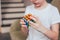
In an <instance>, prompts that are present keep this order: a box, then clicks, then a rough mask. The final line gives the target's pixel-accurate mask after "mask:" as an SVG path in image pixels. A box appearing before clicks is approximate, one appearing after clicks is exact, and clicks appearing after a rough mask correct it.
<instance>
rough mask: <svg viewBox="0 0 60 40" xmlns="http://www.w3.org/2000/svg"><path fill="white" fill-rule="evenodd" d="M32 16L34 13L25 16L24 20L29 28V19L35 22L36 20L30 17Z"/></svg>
mask: <svg viewBox="0 0 60 40" xmlns="http://www.w3.org/2000/svg"><path fill="white" fill-rule="evenodd" d="M30 16H32V14H27V15H25V16H23V20H24V22H25V23H26V25H27V27H28V28H29V26H30V25H29V21H32V22H34V23H35V21H34V20H33V19H31V18H30Z"/></svg>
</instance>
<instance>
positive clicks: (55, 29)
mask: <svg viewBox="0 0 60 40" xmlns="http://www.w3.org/2000/svg"><path fill="white" fill-rule="evenodd" d="M42 30H43V31H42ZM39 31H41V32H42V33H44V34H45V35H46V36H47V37H49V38H50V39H52V40H58V35H59V24H53V25H52V26H51V30H48V29H47V28H45V27H42V28H40V30H39Z"/></svg>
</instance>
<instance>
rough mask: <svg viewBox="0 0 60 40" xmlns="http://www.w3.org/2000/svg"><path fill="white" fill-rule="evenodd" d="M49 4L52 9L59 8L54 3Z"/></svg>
mask: <svg viewBox="0 0 60 40" xmlns="http://www.w3.org/2000/svg"><path fill="white" fill-rule="evenodd" d="M49 6H50V8H51V9H52V10H54V9H55V10H56V9H58V8H57V7H56V6H54V5H52V4H49Z"/></svg>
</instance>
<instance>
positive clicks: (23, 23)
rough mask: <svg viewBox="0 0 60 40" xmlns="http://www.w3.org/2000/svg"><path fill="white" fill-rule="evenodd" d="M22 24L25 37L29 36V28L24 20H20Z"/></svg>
mask: <svg viewBox="0 0 60 40" xmlns="http://www.w3.org/2000/svg"><path fill="white" fill-rule="evenodd" d="M20 24H21V31H22V32H23V33H24V34H25V35H27V33H28V28H27V26H26V25H25V24H26V23H25V22H24V20H23V19H20Z"/></svg>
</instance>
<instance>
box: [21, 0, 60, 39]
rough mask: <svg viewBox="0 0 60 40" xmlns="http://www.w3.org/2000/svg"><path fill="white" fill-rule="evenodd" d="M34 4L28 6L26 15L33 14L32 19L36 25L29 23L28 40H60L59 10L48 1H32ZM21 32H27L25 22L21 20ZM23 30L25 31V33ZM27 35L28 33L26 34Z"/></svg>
mask: <svg viewBox="0 0 60 40" xmlns="http://www.w3.org/2000/svg"><path fill="white" fill-rule="evenodd" d="M30 1H31V2H32V3H33V4H32V5H30V6H28V7H27V8H26V11H25V15H27V14H28V13H31V14H32V15H33V16H31V17H30V18H31V19H34V20H35V21H36V23H33V22H31V21H29V25H30V28H29V35H28V37H27V40H58V35H59V24H58V23H60V15H59V12H58V9H57V8H56V7H54V6H53V5H51V4H49V3H47V2H46V0H30ZM20 21H21V24H22V28H21V30H23V29H25V30H27V26H26V25H23V24H25V22H24V21H23V20H22V19H21V20H20ZM25 30H23V31H25ZM26 33H27V32H26Z"/></svg>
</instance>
